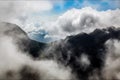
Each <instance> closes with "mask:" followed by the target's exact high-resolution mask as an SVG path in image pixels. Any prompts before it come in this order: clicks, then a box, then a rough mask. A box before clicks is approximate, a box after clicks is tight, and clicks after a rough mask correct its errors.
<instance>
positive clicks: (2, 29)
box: [0, 22, 46, 57]
mask: <svg viewBox="0 0 120 80" xmlns="http://www.w3.org/2000/svg"><path fill="white" fill-rule="evenodd" d="M0 34H1V35H3V36H4V35H5V36H9V37H12V38H13V40H14V41H15V42H16V44H17V45H18V47H19V49H21V50H22V51H24V52H28V53H30V55H32V56H33V57H38V56H39V53H40V51H41V50H42V48H43V47H44V46H45V45H46V44H45V43H42V42H37V41H34V40H31V39H30V38H29V37H28V35H27V33H26V32H24V31H23V30H22V29H21V28H20V27H19V26H17V25H16V24H11V23H6V22H1V23H0Z"/></svg>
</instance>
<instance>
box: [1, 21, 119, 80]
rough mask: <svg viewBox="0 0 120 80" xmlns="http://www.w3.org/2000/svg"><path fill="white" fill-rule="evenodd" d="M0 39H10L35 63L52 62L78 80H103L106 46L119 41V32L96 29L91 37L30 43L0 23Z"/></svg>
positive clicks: (13, 28) (82, 35)
mask: <svg viewBox="0 0 120 80" xmlns="http://www.w3.org/2000/svg"><path fill="white" fill-rule="evenodd" d="M2 35H6V36H9V37H12V38H13V40H14V41H15V42H16V44H17V46H18V47H19V48H20V49H21V50H22V51H24V52H28V53H29V54H30V55H31V56H33V58H35V59H36V58H40V59H43V58H44V59H47V60H49V59H52V60H54V61H57V62H58V63H60V64H62V65H64V66H66V67H70V68H71V69H72V73H73V74H75V77H77V79H78V80H93V79H94V80H96V79H97V80H105V79H104V77H103V76H104V74H103V72H102V71H103V69H104V66H105V60H106V57H107V54H108V52H107V50H108V47H107V46H106V42H107V41H108V40H118V41H119V40H120V28H115V27H109V28H105V29H96V30H94V31H93V32H91V33H79V34H76V35H71V36H68V37H66V38H65V39H62V40H59V41H55V42H51V43H48V44H47V43H42V42H37V41H35V40H31V39H30V38H29V37H28V36H27V34H26V33H25V32H24V31H23V30H22V29H21V28H20V27H19V26H17V25H15V24H11V23H0V36H2ZM96 77H97V78H96ZM114 79H115V78H114Z"/></svg>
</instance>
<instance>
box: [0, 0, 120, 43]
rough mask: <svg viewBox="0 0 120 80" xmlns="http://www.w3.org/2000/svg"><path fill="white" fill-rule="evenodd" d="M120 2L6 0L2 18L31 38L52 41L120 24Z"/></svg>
mask: <svg viewBox="0 0 120 80" xmlns="http://www.w3.org/2000/svg"><path fill="white" fill-rule="evenodd" d="M119 4H120V1H119V0H31V1H30V0H22V1H18V0H13V1H11V0H5V1H0V21H5V22H11V23H15V24H17V25H19V26H20V27H21V28H22V29H23V30H24V31H25V32H27V33H28V35H29V37H30V38H31V39H34V40H37V41H40V42H52V41H55V40H59V39H63V38H65V37H66V36H69V35H73V34H77V33H80V32H84V31H86V32H89V31H91V30H92V29H95V28H98V27H100V26H102V27H103V26H104V27H107V26H120V24H119V21H120V17H119V14H120V10H119V8H120V5H119ZM8 13H9V14H8ZM112 20H113V21H112ZM93 26H95V27H94V28H93Z"/></svg>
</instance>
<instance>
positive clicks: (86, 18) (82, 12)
mask: <svg viewBox="0 0 120 80" xmlns="http://www.w3.org/2000/svg"><path fill="white" fill-rule="evenodd" d="M119 14H120V9H116V10H107V11H98V10H96V9H93V8H91V7H85V8H82V9H75V8H73V9H71V10H68V11H67V12H65V13H64V14H62V15H61V16H59V17H58V18H57V20H56V21H54V22H51V24H49V25H47V26H44V27H43V28H44V30H46V32H48V33H49V35H48V36H49V37H52V38H58V39H59V38H65V37H66V36H67V35H71V34H77V33H79V32H87V33H89V32H91V31H93V30H94V29H96V28H106V27H109V26H115V27H120V23H119V22H120V16H119Z"/></svg>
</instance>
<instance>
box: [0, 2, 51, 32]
mask: <svg viewBox="0 0 120 80" xmlns="http://www.w3.org/2000/svg"><path fill="white" fill-rule="evenodd" d="M52 8H53V3H52V2H50V1H49V0H45V1H43V0H31V1H29V0H24V1H18V0H13V1H11V0H6V1H0V21H5V22H11V23H15V24H17V25H20V26H21V27H22V28H23V29H25V30H26V32H28V31H30V30H27V29H26V24H30V23H31V22H32V21H33V22H34V20H35V19H33V16H34V15H35V14H37V13H39V14H40V13H42V12H45V11H50V10H51V9H52ZM40 16H41V15H40ZM35 18H36V17H35ZM28 19H30V20H28ZM31 20H32V21H31ZM28 21H29V23H28ZM27 27H28V26H27ZM29 27H31V28H32V29H31V30H33V31H34V29H35V26H33V25H30V26H29Z"/></svg>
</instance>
